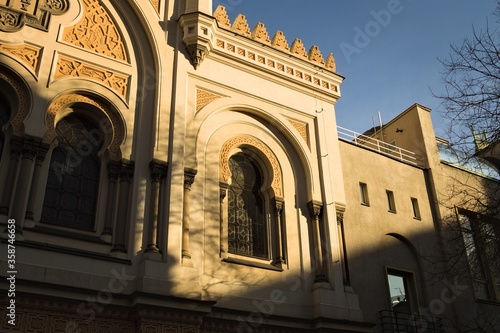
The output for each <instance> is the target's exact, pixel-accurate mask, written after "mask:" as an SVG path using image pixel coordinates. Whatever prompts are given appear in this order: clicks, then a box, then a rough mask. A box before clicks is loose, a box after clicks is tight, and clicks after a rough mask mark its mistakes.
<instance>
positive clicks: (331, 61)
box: [325, 52, 337, 72]
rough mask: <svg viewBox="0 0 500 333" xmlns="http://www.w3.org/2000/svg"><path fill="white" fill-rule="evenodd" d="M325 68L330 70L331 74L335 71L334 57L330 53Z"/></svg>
mask: <svg viewBox="0 0 500 333" xmlns="http://www.w3.org/2000/svg"><path fill="white" fill-rule="evenodd" d="M325 67H326V68H327V69H330V70H331V71H332V72H336V71H337V65H335V57H334V56H333V53H331V52H330V54H329V55H328V57H327V58H326V63H325Z"/></svg>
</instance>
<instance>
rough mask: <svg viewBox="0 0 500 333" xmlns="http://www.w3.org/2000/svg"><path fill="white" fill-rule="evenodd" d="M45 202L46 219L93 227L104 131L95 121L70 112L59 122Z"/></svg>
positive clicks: (50, 221)
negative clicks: (99, 153)
mask: <svg viewBox="0 0 500 333" xmlns="http://www.w3.org/2000/svg"><path fill="white" fill-rule="evenodd" d="M56 131H57V140H58V145H57V147H55V148H54V150H53V152H52V157H51V160H50V166H49V174H48V178H47V187H46V189H45V198H44V202H43V210H42V221H43V222H45V223H50V224H55V225H60V226H65V227H71V228H77V229H83V230H93V228H94V220H95V211H96V202H97V193H98V187H99V170H100V163H99V159H98V157H97V153H98V152H99V150H100V149H101V146H102V141H103V140H102V139H103V134H102V132H101V131H100V130H99V129H98V127H96V126H95V125H94V124H93V123H92V122H90V121H88V120H86V119H84V118H80V117H77V116H74V115H69V116H67V117H65V118H64V119H62V120H61V121H60V122H59V123H58V124H57V128H56Z"/></svg>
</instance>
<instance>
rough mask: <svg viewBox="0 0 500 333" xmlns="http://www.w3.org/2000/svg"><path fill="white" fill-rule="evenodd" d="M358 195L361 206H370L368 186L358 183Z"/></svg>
mask: <svg viewBox="0 0 500 333" xmlns="http://www.w3.org/2000/svg"><path fill="white" fill-rule="evenodd" d="M359 194H360V197H361V204H362V205H365V206H370V200H369V199H368V186H367V185H366V184H365V183H359Z"/></svg>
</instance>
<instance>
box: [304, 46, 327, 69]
mask: <svg viewBox="0 0 500 333" xmlns="http://www.w3.org/2000/svg"><path fill="white" fill-rule="evenodd" d="M308 59H309V61H312V62H316V63H318V64H320V65H323V66H324V65H325V60H323V55H322V54H321V52H320V50H319V48H318V47H317V46H316V45H313V46H311V48H310V49H309V56H308Z"/></svg>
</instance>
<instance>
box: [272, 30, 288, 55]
mask: <svg viewBox="0 0 500 333" xmlns="http://www.w3.org/2000/svg"><path fill="white" fill-rule="evenodd" d="M271 45H272V46H274V47H275V48H277V49H281V50H284V51H290V47H289V46H288V42H287V41H286V38H285V35H284V34H283V32H282V31H276V33H275V34H274V37H273V40H272V41H271Z"/></svg>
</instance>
